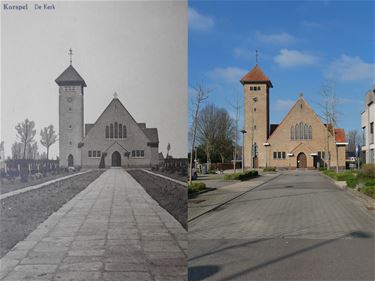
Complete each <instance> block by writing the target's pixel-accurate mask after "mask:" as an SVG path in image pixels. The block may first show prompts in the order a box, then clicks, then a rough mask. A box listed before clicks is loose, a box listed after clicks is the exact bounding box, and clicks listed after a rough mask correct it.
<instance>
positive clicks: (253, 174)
mask: <svg viewBox="0 0 375 281" xmlns="http://www.w3.org/2000/svg"><path fill="white" fill-rule="evenodd" d="M257 176H258V171H247V172H244V173H235V174H229V175H225V176H224V180H240V181H245V180H248V179H252V178H255V177H257Z"/></svg>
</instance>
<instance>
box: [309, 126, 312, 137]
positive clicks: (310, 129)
mask: <svg viewBox="0 0 375 281" xmlns="http://www.w3.org/2000/svg"><path fill="white" fill-rule="evenodd" d="M309 139H310V140H312V127H311V126H309Z"/></svg>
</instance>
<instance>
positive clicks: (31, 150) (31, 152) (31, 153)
mask: <svg viewBox="0 0 375 281" xmlns="http://www.w3.org/2000/svg"><path fill="white" fill-rule="evenodd" d="M26 158H27V159H38V158H39V152H38V143H37V142H32V143H28V144H27V146H26Z"/></svg>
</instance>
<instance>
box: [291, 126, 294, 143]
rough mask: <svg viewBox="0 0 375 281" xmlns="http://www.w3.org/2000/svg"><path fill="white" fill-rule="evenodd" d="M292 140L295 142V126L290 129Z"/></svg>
mask: <svg viewBox="0 0 375 281" xmlns="http://www.w3.org/2000/svg"><path fill="white" fill-rule="evenodd" d="M290 139H291V140H294V126H292V128H290Z"/></svg>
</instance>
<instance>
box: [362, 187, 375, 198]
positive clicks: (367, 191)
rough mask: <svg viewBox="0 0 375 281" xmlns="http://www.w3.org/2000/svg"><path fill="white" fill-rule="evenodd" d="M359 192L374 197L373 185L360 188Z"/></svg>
mask: <svg viewBox="0 0 375 281" xmlns="http://www.w3.org/2000/svg"><path fill="white" fill-rule="evenodd" d="M361 192H363V193H364V194H366V195H367V196H370V197H372V198H374V199H375V186H366V187H365V188H362V189H361Z"/></svg>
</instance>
